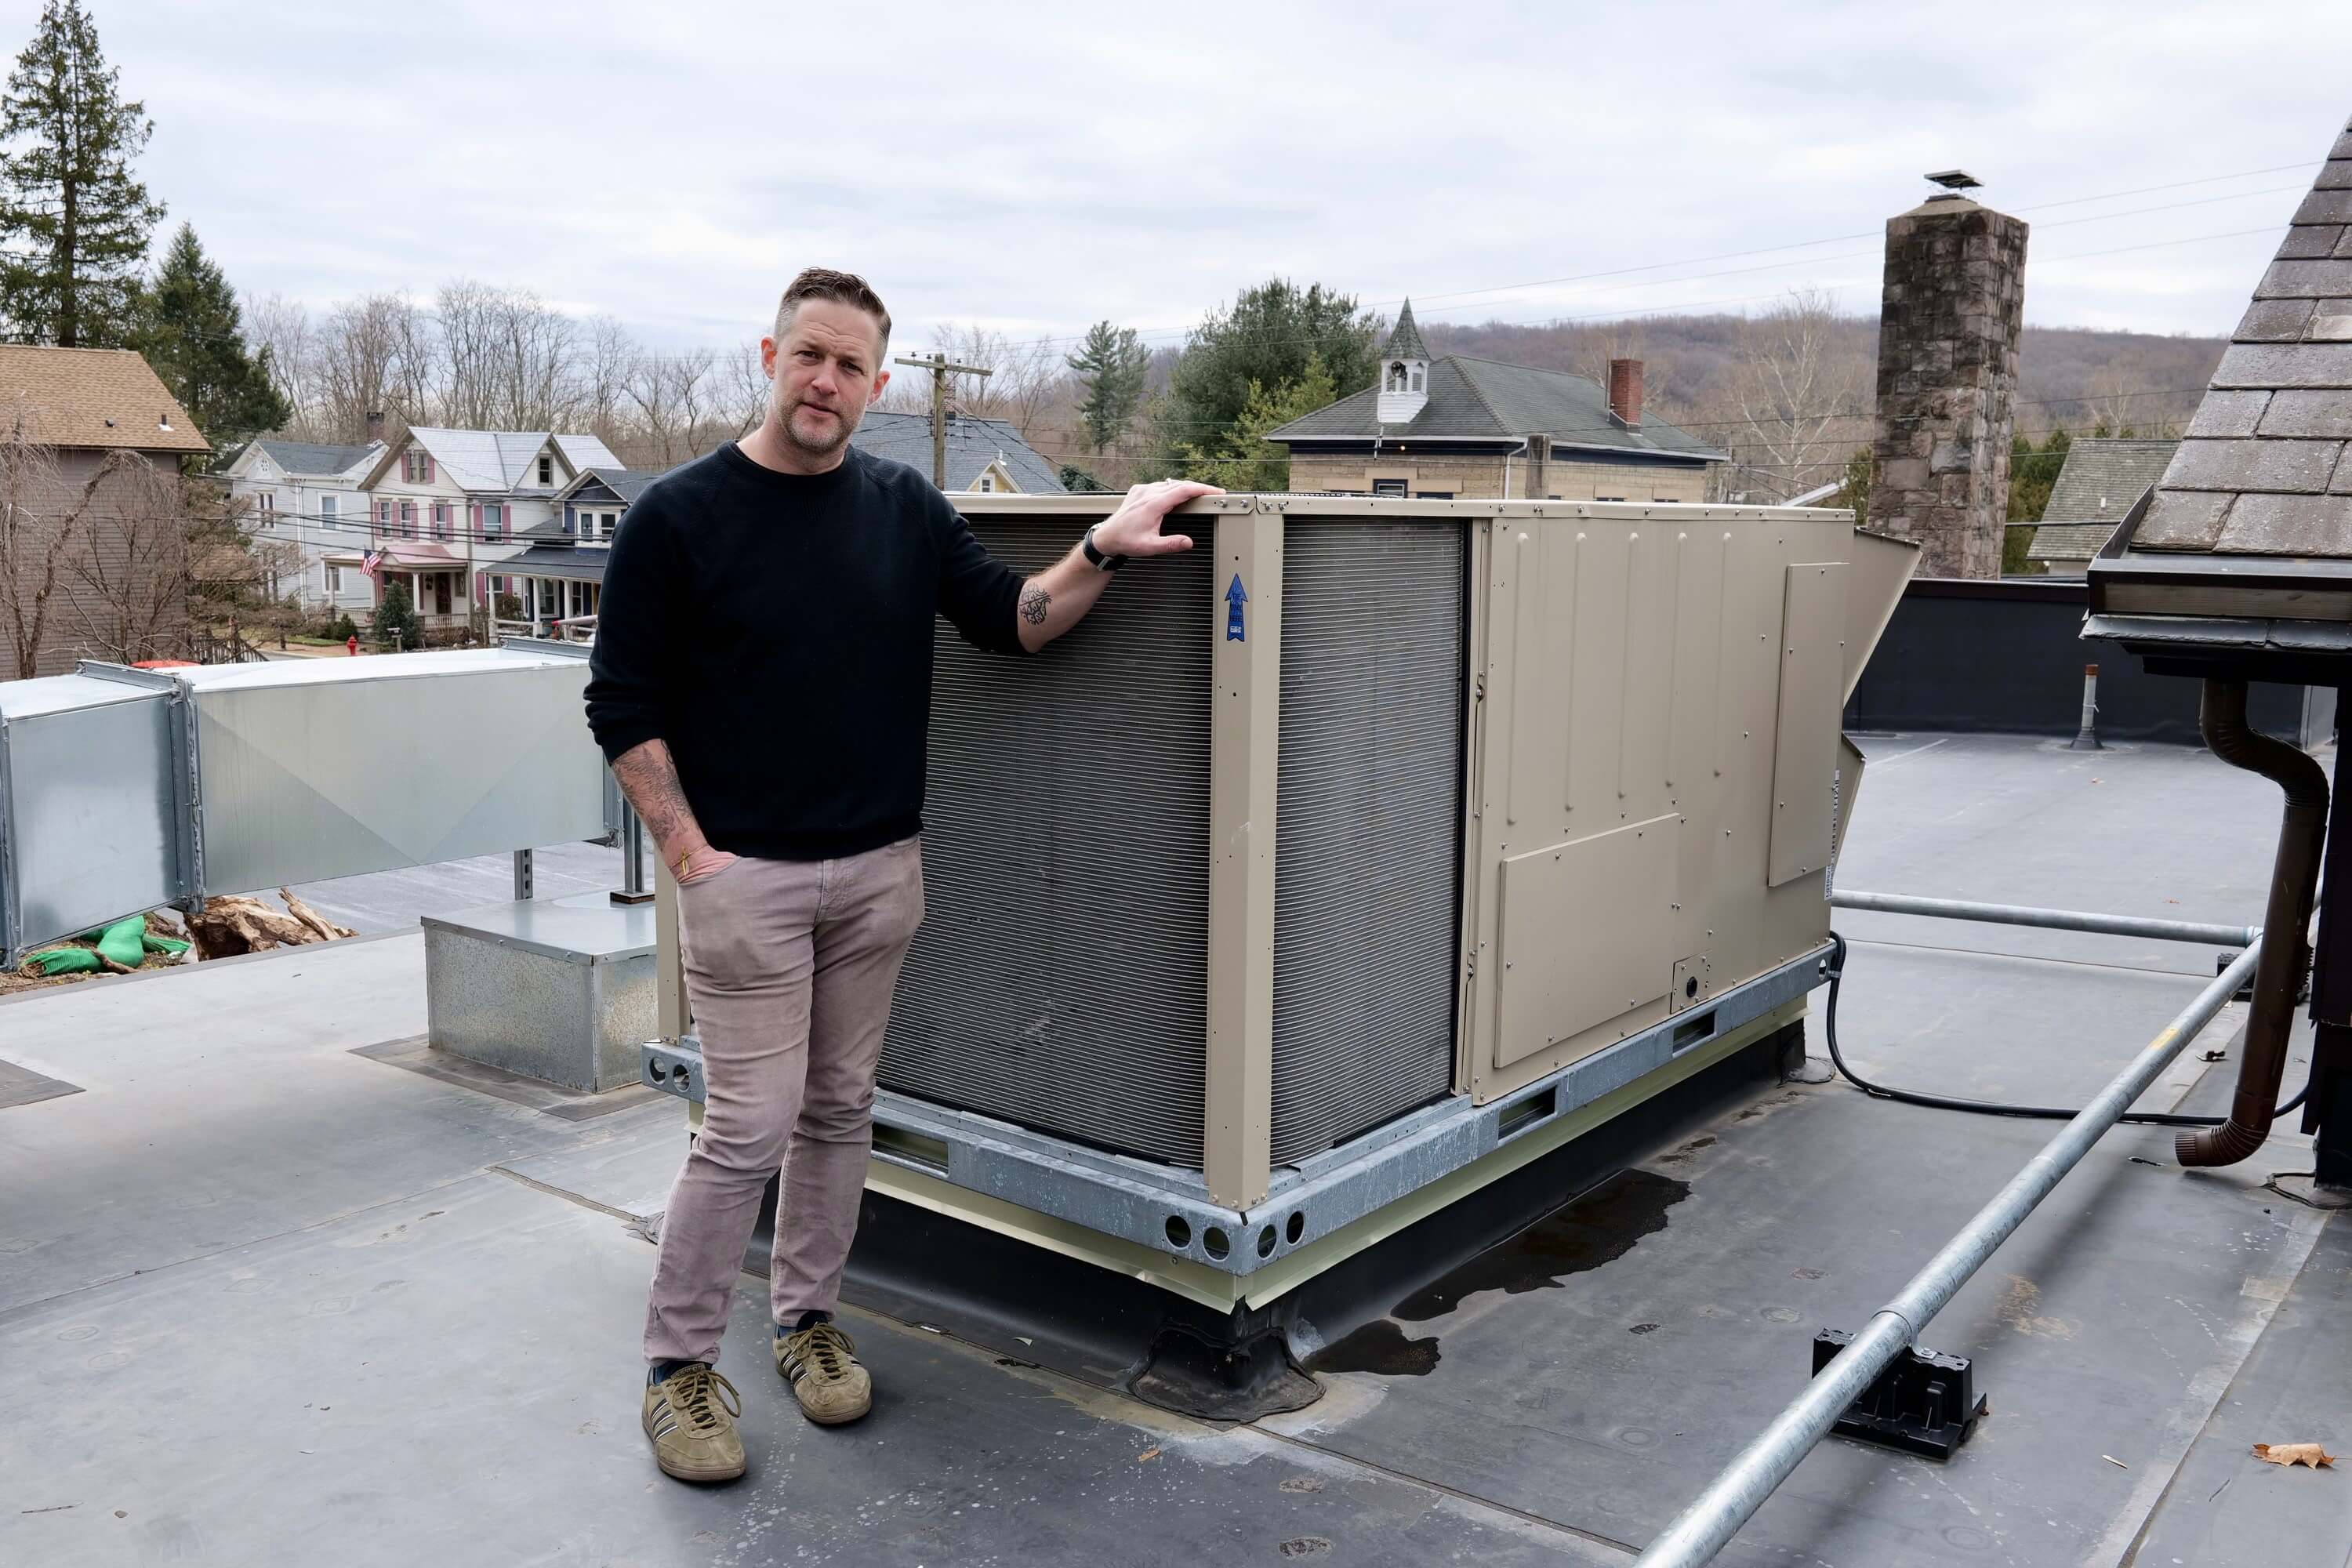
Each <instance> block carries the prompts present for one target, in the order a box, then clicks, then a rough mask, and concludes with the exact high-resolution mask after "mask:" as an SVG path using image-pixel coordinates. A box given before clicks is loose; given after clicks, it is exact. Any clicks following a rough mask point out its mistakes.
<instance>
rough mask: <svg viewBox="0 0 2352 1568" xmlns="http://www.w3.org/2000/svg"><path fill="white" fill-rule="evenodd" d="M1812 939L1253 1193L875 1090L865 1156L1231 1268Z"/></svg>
mask: <svg viewBox="0 0 2352 1568" xmlns="http://www.w3.org/2000/svg"><path fill="white" fill-rule="evenodd" d="M1828 952H1829V950H1828V949H1827V948H1817V949H1814V950H1812V951H1811V952H1805V953H1802V954H1800V955H1799V956H1798V957H1796V958H1793V959H1790V961H1789V962H1787V963H1783V964H1781V965H1780V967H1779V968H1777V969H1773V970H1770V971H1769V972H1767V973H1764V974H1761V975H1759V976H1758V977H1757V978H1755V979H1754V980H1751V981H1748V983H1747V984H1743V985H1737V986H1734V987H1732V988H1730V989H1729V990H1727V991H1725V992H1723V993H1722V994H1719V995H1717V997H1715V998H1714V999H1713V1000H1712V1001H1710V1002H1708V1003H1706V1004H1705V1005H1701V1006H1694V1007H1690V1008H1686V1009H1685V1010H1684V1011H1683V1012H1680V1013H1677V1014H1675V1015H1673V1016H1669V1017H1667V1018H1665V1019H1663V1020H1662V1021H1660V1022H1659V1023H1658V1024H1656V1025H1654V1026H1652V1027H1650V1028H1647V1029H1644V1030H1643V1031H1642V1032H1641V1033H1639V1034H1635V1035H1631V1036H1628V1037H1626V1038H1624V1039H1622V1040H1620V1041H1618V1042H1617V1043H1616V1044H1615V1045H1613V1046H1610V1047H1605V1048H1603V1049H1601V1050H1598V1051H1595V1052H1593V1053H1592V1054H1591V1056H1588V1057H1583V1058H1579V1059H1578V1060H1576V1061H1573V1062H1570V1064H1569V1065H1568V1066H1566V1067H1564V1068H1560V1069H1559V1071H1557V1072H1555V1073H1552V1074H1550V1075H1549V1077H1546V1078H1543V1079H1538V1081H1536V1082H1534V1083H1532V1084H1529V1085H1528V1086H1527V1087H1526V1088H1524V1089H1518V1090H1516V1091H1514V1092H1513V1093H1511V1094H1510V1095H1508V1096H1507V1097H1505V1098H1502V1099H1498V1100H1492V1101H1489V1102H1488V1103H1487V1104H1485V1105H1474V1104H1472V1103H1471V1102H1470V1100H1469V1099H1468V1098H1467V1097H1466V1096H1460V1095H1456V1096H1450V1097H1448V1098H1447V1099H1444V1100H1439V1101H1438V1102H1436V1103H1435V1104H1433V1105H1429V1106H1425V1107H1423V1109H1421V1110H1415V1111H1411V1112H1408V1113H1407V1114H1405V1115H1403V1116H1401V1117H1398V1118H1397V1119H1396V1120H1395V1121H1391V1122H1389V1123H1388V1124H1387V1125H1385V1126H1382V1127H1380V1128H1377V1129H1375V1130H1374V1131H1370V1132H1367V1133H1365V1134H1364V1135H1363V1136H1361V1137H1360V1138H1356V1139H1353V1140H1351V1141H1349V1142H1346V1143H1342V1144H1340V1145H1339V1147H1337V1148H1335V1149H1328V1150H1325V1151H1324V1152H1321V1153H1319V1154H1316V1155H1312V1156H1310V1157H1308V1158H1307V1159H1304V1160H1301V1161H1299V1162H1298V1163H1297V1164H1295V1165H1289V1166H1285V1167H1282V1168H1281V1169H1278V1170H1276V1172H1275V1173H1274V1177H1273V1181H1272V1184H1271V1185H1270V1188H1269V1190H1268V1192H1267V1194H1266V1196H1265V1201H1264V1202H1263V1203H1261V1204H1258V1205H1255V1206H1253V1207H1251V1208H1250V1209H1247V1210H1242V1209H1234V1208H1227V1207H1225V1206H1223V1205H1220V1204H1218V1203H1217V1202H1216V1201H1215V1200H1213V1198H1211V1197H1210V1195H1209V1190H1208V1186H1207V1184H1206V1182H1205V1181H1204V1180H1203V1179H1202V1174H1201V1173H1200V1172H1199V1171H1198V1170H1188V1169H1185V1168H1182V1167H1180V1166H1174V1165H1163V1164H1160V1163H1155V1162H1153V1161H1150V1160H1142V1159H1136V1158H1132V1157H1130V1156H1127V1155H1122V1154H1114V1153H1109V1152H1105V1151H1102V1150H1098V1149H1088V1148H1086V1147H1083V1146H1081V1145H1079V1144H1076V1143H1073V1142H1068V1141H1067V1140H1065V1139H1061V1138H1056V1137H1054V1136H1052V1135H1050V1134H1047V1133H1043V1132H1037V1131H1032V1130H1030V1129H1028V1128H1024V1127H1016V1126H1014V1125H1013V1124H1012V1123H1010V1122H1005V1121H997V1120H995V1119H993V1118H992V1117H986V1116H980V1115H976V1114H974V1113H972V1112H970V1111H962V1110H950V1109H949V1108H947V1107H944V1106H939V1105H933V1104H931V1103H929V1101H927V1100H917V1099H914V1098H912V1097H910V1096H908V1095H903V1094H894V1093H892V1092H890V1091H888V1090H887V1089H886V1090H884V1091H882V1092H880V1093H878V1094H877V1095H876V1096H875V1102H874V1121H875V1139H874V1155H875V1158H876V1159H877V1160H879V1161H881V1162H883V1163H886V1164H891V1165H897V1166H900V1167H902V1168H904V1169H907V1170H909V1171H915V1172H919V1173H923V1174H925V1175H929V1176H933V1177H936V1178H939V1179H940V1180H943V1181H945V1182H948V1183H950V1184H952V1185H955V1186H959V1187H962V1188H964V1189H965V1190H967V1191H970V1192H975V1193H979V1194H983V1195H984V1196H987V1197H992V1198H997V1199H1001V1200H1003V1201H1004V1202H1006V1203H1010V1204H1014V1205H1019V1206H1020V1207H1022V1208H1024V1209H1029V1210H1033V1211H1034V1212H1036V1213H1038V1214H1043V1215H1051V1216H1052V1217H1054V1218H1055V1219H1060V1220H1067V1221H1069V1222H1070V1223H1072V1224H1074V1225H1081V1226H1087V1228H1088V1229H1090V1230H1095V1231H1099V1232H1101V1233H1102V1234H1104V1235H1106V1236H1113V1237H1119V1238H1121V1239H1122V1240H1126V1241H1130V1242H1134V1243H1136V1244H1138V1245H1139V1246H1142V1247H1150V1248H1151V1249H1152V1250H1153V1251H1155V1252H1158V1253H1160V1254H1163V1255H1165V1256H1169V1257H1173V1258H1185V1259H1189V1260H1191V1261H1192V1262H1194V1263H1199V1264H1203V1265H1205V1266H1206V1267H1208V1268H1213V1269H1214V1270H1216V1271H1217V1272H1219V1273H1221V1274H1230V1275H1235V1276H1246V1275H1250V1274H1254V1273H1255V1272H1257V1271H1258V1270H1259V1269H1261V1268H1265V1267H1267V1266H1268V1265H1270V1264H1272V1263H1275V1262H1276V1261H1277V1260H1279V1259H1281V1258H1286V1257H1287V1256H1288V1255H1289V1254H1291V1253H1292V1252H1295V1251H1297V1249H1298V1248H1299V1247H1302V1246H1306V1245H1309V1244H1312V1243H1313V1242H1316V1241H1318V1240H1320V1239H1321V1238H1322V1237H1326V1236H1328V1235H1329V1234H1330V1233H1331V1232H1333V1231H1335V1230H1338V1229H1339V1227H1340V1226H1344V1225H1347V1224H1349V1223H1350V1222H1352V1221H1354V1220H1357V1219H1360V1218H1362V1217H1363V1216H1364V1215H1369V1214H1371V1213H1373V1212H1374V1211H1376V1210H1378V1209H1380V1208H1381V1207H1383V1206H1385V1205H1388V1204H1391V1203H1393V1202H1394V1201H1396V1200H1397V1199H1399V1198H1402V1197H1403V1196H1405V1195H1407V1194H1412V1193H1414V1192H1418V1191H1419V1190H1421V1189H1422V1188H1423V1187H1424V1186H1426V1185H1428V1184H1430V1183H1432V1182H1434V1181H1437V1180H1439V1179H1440V1178H1442V1177H1444V1176H1446V1175H1448V1174H1450V1173H1453V1172H1454V1171H1457V1170H1460V1169H1462V1168H1463V1167H1464V1166H1466V1165H1470V1164H1474V1163H1476V1162H1477V1161H1479V1160H1481V1159H1484V1158H1485V1157H1486V1155H1488V1154H1490V1153H1493V1152H1495V1151H1496V1150H1497V1149H1500V1148H1501V1147H1503V1146H1504V1145H1505V1144H1507V1143H1512V1142H1517V1140H1519V1139H1522V1138H1525V1137H1527V1136H1528V1135H1530V1134H1532V1133H1535V1132H1537V1131H1538V1130H1539V1129H1541V1128H1545V1127H1548V1126H1550V1125H1552V1124H1553V1123H1554V1122H1556V1121H1559V1119H1561V1118H1562V1117H1565V1116H1569V1115H1571V1114H1573V1113H1574V1112H1576V1111H1578V1110H1581V1109H1583V1108H1584V1107H1585V1106H1588V1105H1590V1104H1591V1103H1592V1102H1593V1101H1595V1100H1599V1099H1601V1097H1602V1096H1603V1095H1607V1094H1610V1093H1612V1092H1613V1091H1615V1090H1617V1089H1622V1088H1623V1087H1625V1086H1626V1085H1628V1084H1632V1083H1633V1082H1635V1081H1636V1080H1638V1079H1643V1078H1645V1077H1647V1076H1648V1075H1650V1074H1651V1073H1654V1072H1656V1071H1658V1070H1659V1069H1660V1068H1664V1067H1665V1066H1666V1065H1667V1064H1669V1063H1670V1062H1673V1061H1674V1060H1675V1058H1680V1057H1683V1056H1685V1055H1686V1054H1687V1053H1690V1052H1692V1051H1694V1050H1700V1049H1704V1048H1706V1047H1708V1046H1710V1045H1711V1044H1713V1043H1714V1042H1717V1041H1719V1040H1721V1039H1723V1038H1725V1037H1727V1036H1729V1035H1730V1034H1731V1033H1732V1032H1733V1031H1734V1030H1737V1029H1739V1028H1741V1027H1743V1026H1747V1025H1749V1024H1751V1023H1754V1022H1755V1021H1756V1020H1758V1019H1759V1018H1762V1017H1763V1016H1765V1015H1767V1014H1769V1013H1771V1012H1773V1011H1774V1010H1775V1009H1777V1008H1780V1007H1781V1006H1783V1005H1787V1004H1788V1003H1790V1002H1792V1001H1794V1000H1796V999H1797V998H1798V997H1801V996H1802V995H1804V994H1807V993H1808V992H1810V991H1811V990H1813V989H1814V988H1815V987H1817V986H1819V985H1821V984H1824V982H1825V979H1826V968H1825V965H1826V955H1827V953H1828ZM639 1055H640V1058H641V1061H642V1066H643V1076H644V1081H646V1083H648V1084H650V1085H652V1086H653V1087H654V1088H656V1089H661V1090H663V1091H664V1092H665V1093H668V1094H674V1095H677V1097H678V1098H680V1099H682V1100H700V1099H701V1098H702V1097H703V1064H702V1052H701V1049H700V1047H699V1043H698V1042H696V1041H693V1040H692V1039H691V1037H689V1038H688V1040H687V1041H684V1042H671V1041H666V1040H656V1041H653V1042H651V1043H649V1044H647V1045H646V1046H645V1047H643V1049H642V1050H641V1051H640V1053H639Z"/></svg>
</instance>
